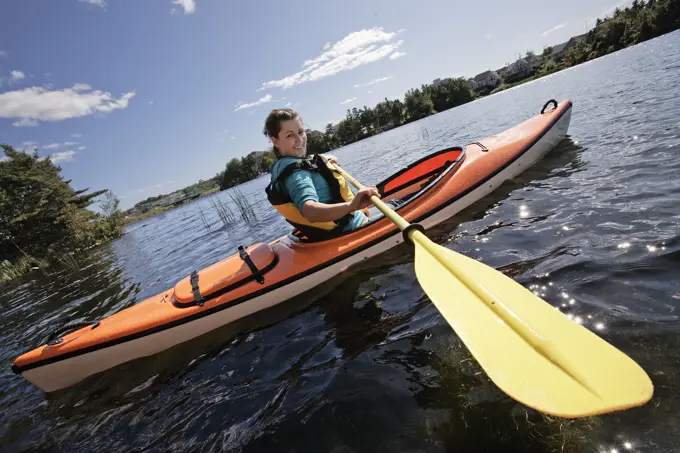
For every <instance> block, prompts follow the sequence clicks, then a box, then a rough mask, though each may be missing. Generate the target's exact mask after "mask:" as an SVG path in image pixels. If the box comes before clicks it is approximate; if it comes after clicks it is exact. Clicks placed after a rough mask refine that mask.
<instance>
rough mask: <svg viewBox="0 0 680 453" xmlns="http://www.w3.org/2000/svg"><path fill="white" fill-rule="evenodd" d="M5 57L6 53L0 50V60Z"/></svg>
mask: <svg viewBox="0 0 680 453" xmlns="http://www.w3.org/2000/svg"><path fill="white" fill-rule="evenodd" d="M6 56H7V52H6V51H4V50H0V58H5V57H6Z"/></svg>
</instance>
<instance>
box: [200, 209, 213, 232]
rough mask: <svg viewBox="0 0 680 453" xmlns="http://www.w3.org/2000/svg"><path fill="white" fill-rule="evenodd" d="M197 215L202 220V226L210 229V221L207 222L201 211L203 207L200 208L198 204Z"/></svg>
mask: <svg viewBox="0 0 680 453" xmlns="http://www.w3.org/2000/svg"><path fill="white" fill-rule="evenodd" d="M198 216H199V217H200V218H201V220H202V221H203V226H204V227H205V229H206V230H208V231H211V228H210V223H208V219H206V217H205V214H204V213H203V209H201V207H200V206H198Z"/></svg>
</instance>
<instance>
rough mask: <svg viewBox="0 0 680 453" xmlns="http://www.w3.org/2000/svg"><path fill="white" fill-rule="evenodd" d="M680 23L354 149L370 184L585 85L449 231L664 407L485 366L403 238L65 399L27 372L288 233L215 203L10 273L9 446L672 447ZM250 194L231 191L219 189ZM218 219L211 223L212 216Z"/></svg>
mask: <svg viewBox="0 0 680 453" xmlns="http://www.w3.org/2000/svg"><path fill="white" fill-rule="evenodd" d="M679 61H680V32H676V33H673V34H670V35H666V36H663V37H661V38H658V39H655V40H653V41H650V42H647V43H643V44H641V45H639V46H636V47H633V48H629V49H626V50H623V51H621V52H618V53H616V54H612V55H609V56H606V57H603V58H600V59H598V60H595V61H592V62H589V63H586V64H584V65H581V66H578V67H576V68H571V69H569V70H566V71H563V72H560V73H557V74H554V75H551V76H549V77H546V78H543V79H540V80H538V81H535V82H532V83H530V84H526V85H523V86H520V87H517V88H515V89H512V90H509V91H506V92H502V93H499V94H497V95H495V96H492V97H488V98H484V99H480V100H478V101H476V102H473V103H470V104H467V105H464V106H461V107H459V108H456V109H453V110H450V111H447V112H443V113H441V114H439V115H436V116H433V117H429V118H426V119H424V120H421V121H419V122H416V123H413V124H409V125H407V126H404V127H401V128H399V129H396V130H392V131H389V132H387V133H385V134H382V135H380V136H376V137H373V138H371V139H368V140H365V141H362V142H360V143H355V144H353V145H350V146H348V147H346V148H344V149H341V150H336V152H334V154H336V155H337V156H338V157H339V159H340V161H341V163H342V164H343V165H344V166H345V167H346V168H347V169H348V171H349V172H350V173H352V174H353V175H354V176H355V177H357V179H359V180H361V181H363V182H364V183H367V184H368V183H376V182H378V181H380V180H381V179H383V178H384V177H386V176H387V175H389V174H390V173H392V172H393V171H395V170H397V169H399V168H400V167H402V166H403V165H405V164H407V163H408V162H411V161H414V160H416V159H418V158H419V157H421V156H424V155H425V154H428V153H430V152H433V151H436V150H438V149H441V148H444V147H448V146H451V145H456V144H466V143H469V142H472V141H476V140H477V139H480V138H483V137H486V136H488V135H492V134H494V133H497V132H500V131H502V130H504V129H506V128H508V127H510V126H512V125H514V124H517V123H519V122H521V121H523V120H525V119H527V118H529V117H531V116H533V115H535V114H537V113H538V112H539V111H540V109H541V107H542V106H543V104H544V103H545V102H546V101H547V100H548V99H551V98H555V99H557V100H558V101H559V100H562V99H565V98H570V99H571V100H572V101H573V103H574V107H573V115H572V120H571V127H570V130H569V135H570V136H569V139H568V140H566V141H565V142H563V143H562V144H560V145H559V146H558V147H557V148H556V149H555V150H554V151H553V152H551V153H550V154H549V155H548V156H547V157H546V158H545V159H543V160H542V161H541V162H539V163H538V164H537V165H536V166H534V167H533V168H532V169H530V170H529V171H527V172H525V173H524V174H523V175H521V176H520V177H519V178H518V179H516V180H514V181H510V182H508V183H506V184H505V185H504V186H502V187H501V188H500V189H499V190H498V191H496V192H495V193H493V194H491V195H490V196H488V197H487V198H485V199H483V200H480V201H479V202H477V203H475V204H474V205H472V206H471V207H470V208H468V209H467V210H466V211H464V212H462V213H461V214H460V215H458V216H457V217H456V218H455V219H452V220H451V221H450V222H447V224H446V225H445V226H444V227H443V228H441V229H440V230H439V231H438V232H437V233H436V236H433V238H434V239H435V240H436V241H437V242H439V243H441V244H446V245H447V246H448V247H451V248H452V249H454V250H456V251H458V252H460V253H463V254H466V255H468V256H471V257H475V258H477V259H480V260H482V261H484V262H485V263H486V264H488V265H490V266H492V267H495V268H497V269H499V270H501V271H503V272H505V273H506V274H508V275H510V276H512V277H513V278H514V279H515V280H517V281H518V282H520V283H521V284H523V285H525V286H527V287H531V288H532V289H535V290H537V291H539V292H541V293H542V294H543V295H544V296H543V298H544V299H545V300H547V301H548V302H550V303H551V304H554V305H560V306H562V305H563V310H564V311H565V312H568V313H570V314H572V315H573V316H577V317H580V318H581V320H582V322H583V323H584V324H585V325H586V326H587V327H588V328H591V329H593V330H596V331H597V333H598V334H599V335H601V336H602V337H603V338H605V339H606V340H607V341H609V342H611V343H612V344H614V345H615V346H617V347H618V348H620V349H622V350H623V351H624V352H625V353H626V354H628V355H629V356H630V357H632V358H633V359H634V360H636V361H637V362H638V363H639V364H640V365H641V366H642V367H643V368H644V369H645V370H646V371H647V372H648V373H649V374H650V377H651V378H652V380H653V382H654V385H655V393H654V397H653V399H652V400H651V401H650V402H649V403H647V404H646V405H644V406H642V407H639V408H635V409H631V410H628V411H622V412H616V413H613V414H608V415H604V416H599V417H592V418H587V419H578V420H570V421H567V420H562V419H556V418H549V417H545V416H543V415H541V414H539V413H536V412H534V411H531V410H527V409H526V408H525V407H524V406H521V405H519V404H518V403H516V402H515V401H513V400H511V399H510V398H509V397H507V396H506V395H505V394H503V393H502V392H501V391H500V390H498V389H497V388H496V387H495V386H494V385H493V384H492V383H491V382H490V381H489V379H488V378H487V377H486V375H485V374H484V373H481V370H480V368H479V366H478V365H477V364H476V362H475V361H474V360H470V358H469V354H468V353H467V351H466V350H465V348H464V347H463V346H461V344H460V342H459V341H458V339H457V337H456V335H455V333H454V332H453V331H452V330H451V328H450V327H449V325H448V324H447V323H446V322H445V321H444V320H443V319H442V317H441V316H440V314H439V312H438V311H437V310H436V308H435V307H434V306H433V305H432V304H431V303H430V302H429V300H428V299H427V297H425V296H424V293H423V291H422V289H421V288H420V286H419V285H418V282H417V280H416V277H415V273H414V269H413V261H412V258H413V256H412V254H411V252H410V251H409V250H408V249H407V248H406V247H403V248H401V249H399V250H397V251H396V252H394V253H392V252H391V253H389V254H388V255H387V256H385V257H380V258H378V259H375V260H372V261H371V263H368V264H367V265H365V266H362V267H361V268H359V269H356V270H353V271H351V272H348V273H347V274H346V275H344V276H339V277H338V279H337V281H333V282H330V283H329V285H324V288H323V289H324V291H323V292H317V293H313V294H311V295H308V296H305V297H303V298H299V299H297V300H294V301H291V302H290V303H286V304H282V306H281V307H280V308H279V309H276V310H272V311H271V312H268V313H266V314H264V315H262V316H257V317H255V318H253V319H251V320H248V321H247V322H244V323H243V324H242V325H237V326H234V327H227V328H222V329H219V330H217V331H214V332H211V333H209V334H206V335H204V336H202V337H201V338H198V339H196V340H194V341H192V342H190V343H187V344H185V345H181V346H179V347H176V348H173V349H171V350H169V351H166V352H164V353H161V354H158V355H157V356H154V357H149V358H145V359H141V360H138V361H135V362H133V363H130V364H126V365H123V366H121V367H119V368H116V369H114V370H112V371H110V372H107V373H104V374H102V375H101V376H97V377H96V378H95V379H91V380H89V381H86V382H85V383H83V384H81V385H78V386H75V387H73V388H70V389H67V390H64V391H62V392H59V393H57V394H54V395H50V396H46V395H45V394H44V393H42V392H41V391H40V390H38V389H36V388H35V387H33V386H32V385H30V384H29V383H28V382H27V381H25V380H24V379H23V378H21V377H20V376H15V375H14V374H13V373H12V371H11V369H10V366H11V362H12V360H13V359H14V358H15V357H16V356H18V355H19V354H21V353H23V352H24V351H26V350H28V349H30V348H32V347H34V346H36V345H38V344H39V343H40V342H41V341H42V340H43V339H44V337H45V335H46V334H47V333H48V332H49V331H50V330H51V329H52V328H53V327H54V326H56V325H60V324H62V323H64V324H65V323H67V322H70V321H75V320H82V319H93V318H99V317H102V316H106V315H108V314H111V313H114V312H116V311H118V310H120V309H122V308H124V307H128V306H130V305H133V304H135V303H138V302H139V301H141V300H143V299H144V298H146V297H148V296H151V295H153V294H156V293H157V292H160V291H161V290H163V289H166V288H167V287H169V286H171V285H174V284H175V282H177V281H178V280H179V279H181V278H183V277H184V276H186V275H187V274H189V273H190V272H191V271H193V270H195V269H196V270H198V269H201V268H203V267H205V266H207V265H210V264H212V263H214V262H216V261H219V260H220V259H222V258H224V257H226V256H229V255H231V254H233V253H235V252H236V247H237V246H238V245H240V244H244V245H249V244H252V243H254V242H259V241H268V240H272V239H275V238H276V237H278V236H280V235H282V234H285V233H287V232H288V231H290V228H289V227H288V225H287V224H286V223H285V222H284V221H283V220H282V218H281V217H280V216H279V215H278V214H277V213H276V212H275V211H274V210H273V209H272V208H271V207H270V206H269V205H268V203H267V201H266V198H265V194H264V190H263V189H264V187H265V185H266V183H267V177H261V178H259V179H257V180H254V181H251V182H249V183H247V184H244V185H242V186H240V187H239V190H241V191H242V192H243V193H244V194H245V195H247V197H248V199H249V200H250V201H251V203H252V204H253V207H254V209H255V211H256V213H257V222H255V223H250V224H249V223H246V222H240V223H239V224H238V225H236V226H234V227H232V228H230V229H228V230H227V229H224V228H220V226H221V225H220V222H219V219H218V218H217V216H216V215H215V213H214V212H213V211H212V208H211V204H210V199H200V200H197V201H195V202H193V203H192V204H189V205H187V206H183V207H181V208H179V209H176V210H173V211H170V212H167V213H165V214H163V215H160V216H158V217H156V218H152V219H148V220H146V221H144V222H141V223H138V224H135V225H132V226H131V227H130V228H129V229H128V231H127V233H126V234H125V235H124V236H123V237H122V238H120V239H119V240H117V241H115V242H114V243H112V244H109V245H106V246H104V247H101V248H99V249H97V250H95V251H93V252H92V253H91V254H89V255H88V256H87V257H86V258H85V259H83V260H82V261H81V263H80V265H81V269H80V270H78V271H67V270H64V271H61V272H59V273H55V274H53V275H43V274H40V273H36V274H32V275H29V276H26V277H24V278H22V279H19V280H16V281H13V282H11V283H9V284H6V285H4V286H2V287H0V293H2V295H0V304H1V306H2V308H3V311H4V313H3V316H2V320H1V321H0V323H1V324H0V325H1V329H0V338H1V339H2V342H1V345H2V346H0V356H1V357H2V363H3V364H4V366H3V367H2V368H1V369H0V375H1V380H0V382H1V384H0V403H1V404H0V407H1V409H0V410H1V413H0V415H1V418H2V425H1V426H0V448H1V449H2V451H43V452H48V451H49V452H80V451H83V452H90V451H106V452H131V451H135V452H142V451H143V452H156V451H158V452H160V451H163V452H165V451H173V452H180V451H182V452H184V451H186V452H189V451H190V452H213V451H229V452H240V451H242V452H263V451H278V452H334V453H354V452H383V451H384V452H446V451H456V452H482V451H489V452H501V451H523V452H552V451H555V452H558V451H560V452H561V451H564V452H569V451H573V452H577V451H584V452H600V451H607V452H613V451H615V450H616V451H618V452H624V451H635V452H671V451H678V450H679V449H680V432H679V429H678V427H679V426H680V419H679V417H678V413H680V402H679V401H678V399H679V398H678V395H680V375H679V374H678V372H679V370H680V350H679V349H678V348H679V346H680V335H679V333H680V318H679V316H680V310H678V308H680V272H679V271H680V233H679V228H678V224H679V222H680V178H679V176H680V102H678V98H679V96H680V64H678V62H679ZM214 197H220V198H221V199H222V200H223V201H224V202H227V203H231V201H230V198H229V196H228V194H227V193H224V192H222V193H219V194H216V195H214ZM200 211H202V212H203V213H204V214H205V215H206V217H207V219H208V222H209V223H210V225H211V229H210V230H208V229H207V228H206V227H205V225H204V223H203V220H202V219H201V216H200Z"/></svg>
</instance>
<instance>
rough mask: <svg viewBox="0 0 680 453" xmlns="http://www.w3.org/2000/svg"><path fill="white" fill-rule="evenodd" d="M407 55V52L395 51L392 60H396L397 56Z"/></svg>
mask: <svg viewBox="0 0 680 453" xmlns="http://www.w3.org/2000/svg"><path fill="white" fill-rule="evenodd" d="M405 55H406V52H394V53H393V54H392V55H390V60H396V59H397V58H401V57H403V56H405Z"/></svg>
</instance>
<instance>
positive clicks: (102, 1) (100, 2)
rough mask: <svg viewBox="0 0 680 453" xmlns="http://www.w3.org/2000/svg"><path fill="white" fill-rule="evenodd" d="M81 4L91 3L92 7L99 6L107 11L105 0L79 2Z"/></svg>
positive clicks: (82, 0) (80, 0)
mask: <svg viewBox="0 0 680 453" xmlns="http://www.w3.org/2000/svg"><path fill="white" fill-rule="evenodd" d="M78 1H79V2H84V3H89V4H90V5H95V6H99V7H100V8H101V9H103V10H106V1H105V0H78Z"/></svg>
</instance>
